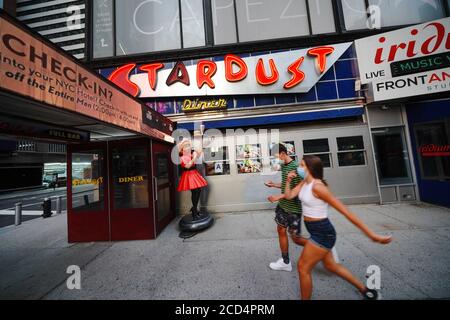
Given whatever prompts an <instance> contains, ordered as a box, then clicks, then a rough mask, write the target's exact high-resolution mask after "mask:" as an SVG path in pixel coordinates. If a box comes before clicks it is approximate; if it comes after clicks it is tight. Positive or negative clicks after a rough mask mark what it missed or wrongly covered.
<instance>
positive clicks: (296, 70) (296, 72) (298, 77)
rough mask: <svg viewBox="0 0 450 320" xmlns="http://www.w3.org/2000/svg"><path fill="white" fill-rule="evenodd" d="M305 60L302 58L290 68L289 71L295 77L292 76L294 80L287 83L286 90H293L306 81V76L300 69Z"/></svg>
mask: <svg viewBox="0 0 450 320" xmlns="http://www.w3.org/2000/svg"><path fill="white" fill-rule="evenodd" d="M304 60H305V57H301V58H300V59H298V60H297V61H295V62H294V63H293V64H291V65H290V66H289V68H288V71H289V72H290V73H292V75H293V76H292V79H291V80H289V82H286V84H285V85H284V88H285V89H291V88H293V87H295V86H296V85H298V84H299V83H300V82H302V81H303V80H305V78H306V75H305V73H304V72H303V71H301V70H300V67H301V65H302V63H303V61H304Z"/></svg>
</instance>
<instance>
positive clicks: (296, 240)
mask: <svg viewBox="0 0 450 320" xmlns="http://www.w3.org/2000/svg"><path fill="white" fill-rule="evenodd" d="M291 239H292V241H294V243H295V244H298V245H299V246H302V247H304V246H306V244H307V243H308V239H305V238H303V237H301V236H296V235H293V234H291Z"/></svg>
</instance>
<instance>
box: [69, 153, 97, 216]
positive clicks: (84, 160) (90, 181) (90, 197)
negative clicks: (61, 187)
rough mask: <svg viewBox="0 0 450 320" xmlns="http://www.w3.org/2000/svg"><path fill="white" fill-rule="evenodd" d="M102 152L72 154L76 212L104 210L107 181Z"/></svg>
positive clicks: (73, 199) (72, 178) (73, 195)
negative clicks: (104, 174)
mask: <svg viewBox="0 0 450 320" xmlns="http://www.w3.org/2000/svg"><path fill="white" fill-rule="evenodd" d="M103 157H104V154H103V152H102V151H86V152H80V153H74V154H72V172H71V173H70V174H71V180H72V209H73V211H74V212H86V211H101V210H103V208H104V197H105V183H106V182H105V179H104V176H103V173H104V170H105V168H103V160H104V158H103Z"/></svg>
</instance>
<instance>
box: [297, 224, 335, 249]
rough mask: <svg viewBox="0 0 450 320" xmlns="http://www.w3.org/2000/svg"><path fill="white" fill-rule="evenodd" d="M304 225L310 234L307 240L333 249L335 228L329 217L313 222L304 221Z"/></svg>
mask: <svg viewBox="0 0 450 320" xmlns="http://www.w3.org/2000/svg"><path fill="white" fill-rule="evenodd" d="M305 226H306V230H308V232H309V234H310V236H311V238H310V239H309V241H311V242H312V243H314V244H315V245H317V246H319V247H321V248H324V249H327V250H331V249H333V247H334V245H335V244H336V230H335V229H334V227H333V225H332V224H331V222H330V220H329V219H324V220H320V221H313V222H307V221H305Z"/></svg>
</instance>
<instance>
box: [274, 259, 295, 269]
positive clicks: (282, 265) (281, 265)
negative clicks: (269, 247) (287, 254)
mask: <svg viewBox="0 0 450 320" xmlns="http://www.w3.org/2000/svg"><path fill="white" fill-rule="evenodd" d="M269 267H270V269H272V270H275V271H287V272H291V271H292V265H291V263H290V262H289V263H288V264H286V263H284V260H283V259H282V258H280V259H279V260H278V261H277V262H272V263H271V264H270V265H269Z"/></svg>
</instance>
